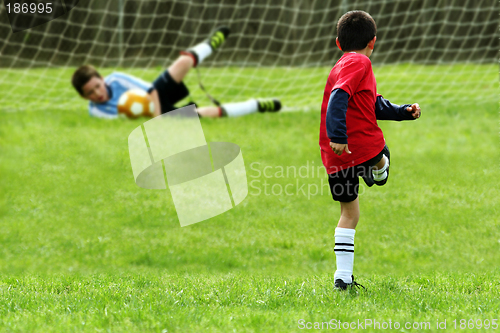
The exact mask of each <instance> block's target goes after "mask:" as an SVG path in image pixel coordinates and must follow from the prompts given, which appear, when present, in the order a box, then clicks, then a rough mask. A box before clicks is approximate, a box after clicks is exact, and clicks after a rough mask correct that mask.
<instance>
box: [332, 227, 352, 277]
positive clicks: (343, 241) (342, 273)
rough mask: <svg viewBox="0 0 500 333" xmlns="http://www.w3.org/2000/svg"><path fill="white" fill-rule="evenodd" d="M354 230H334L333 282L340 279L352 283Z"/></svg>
mask: <svg viewBox="0 0 500 333" xmlns="http://www.w3.org/2000/svg"><path fill="white" fill-rule="evenodd" d="M355 233H356V230H354V229H346V228H339V227H337V228H335V256H336V258H337V270H336V271H335V275H334V278H333V279H334V280H337V279H341V280H342V281H344V282H345V283H352V269H353V265H354V234H355Z"/></svg>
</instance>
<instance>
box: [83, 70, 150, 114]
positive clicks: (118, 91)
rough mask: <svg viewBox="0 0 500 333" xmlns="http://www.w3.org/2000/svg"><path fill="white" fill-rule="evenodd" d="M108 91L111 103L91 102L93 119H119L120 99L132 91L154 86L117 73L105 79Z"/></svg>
mask: <svg viewBox="0 0 500 333" xmlns="http://www.w3.org/2000/svg"><path fill="white" fill-rule="evenodd" d="M104 82H105V83H106V87H107V89H108V94H109V101H107V102H105V103H94V102H89V114H90V115H91V116H92V117H99V118H109V119H112V118H116V117H118V110H117V106H118V99H119V98H120V96H121V95H122V94H123V93H124V92H126V91H127V90H130V89H142V90H144V91H148V90H150V89H151V88H152V87H153V85H152V84H151V83H148V82H146V81H143V80H141V79H138V78H136V77H133V76H131V75H128V74H124V73H119V72H115V73H112V74H110V75H108V76H106V77H105V78H104Z"/></svg>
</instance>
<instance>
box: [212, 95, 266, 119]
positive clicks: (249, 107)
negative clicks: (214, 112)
mask: <svg viewBox="0 0 500 333" xmlns="http://www.w3.org/2000/svg"><path fill="white" fill-rule="evenodd" d="M221 107H222V112H223V114H224V115H226V116H228V117H239V116H245V115H247V114H251V113H255V112H257V111H258V110H259V104H258V102H257V100H256V99H249V100H248V101H246V102H239V103H227V104H222V105H221Z"/></svg>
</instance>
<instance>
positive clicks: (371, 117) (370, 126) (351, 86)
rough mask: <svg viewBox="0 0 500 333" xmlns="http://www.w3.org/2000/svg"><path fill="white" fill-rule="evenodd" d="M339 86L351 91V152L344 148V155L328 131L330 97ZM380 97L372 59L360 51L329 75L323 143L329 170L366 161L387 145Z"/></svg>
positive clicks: (348, 114)
mask: <svg viewBox="0 0 500 333" xmlns="http://www.w3.org/2000/svg"><path fill="white" fill-rule="evenodd" d="M337 88H340V89H342V90H344V91H345V92H347V93H348V94H349V101H348V104H347V112H346V128H347V137H348V138H347V142H348V147H349V150H350V151H351V154H347V153H346V152H343V153H342V155H340V156H338V155H337V154H335V153H334V152H333V150H332V148H331V147H330V139H329V138H328V136H327V132H326V110H327V107H328V101H329V99H330V94H331V93H332V91H333V90H335V89H337ZM376 100H377V84H376V82H375V75H374V74H373V69H372V63H371V61H370V59H369V58H368V57H367V56H365V55H363V54H359V53H345V54H344V55H343V56H342V57H341V58H340V59H339V61H337V63H336V64H335V66H334V67H333V68H332V70H331V72H330V75H328V79H327V81H326V86H325V91H324V94H323V104H322V105H321V125H320V132H319V145H320V147H321V159H322V161H323V164H324V166H325V168H326V171H327V173H328V174H332V173H336V172H337V171H340V170H343V169H346V168H348V167H351V166H355V165H358V164H361V163H363V162H366V161H368V160H369V159H371V158H373V157H375V156H377V154H378V153H380V152H381V151H382V149H383V148H384V145H385V139H384V134H383V133H382V130H381V129H380V127H378V124H377V118H376V115H375V102H376Z"/></svg>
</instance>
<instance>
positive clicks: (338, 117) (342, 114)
mask: <svg viewBox="0 0 500 333" xmlns="http://www.w3.org/2000/svg"><path fill="white" fill-rule="evenodd" d="M348 101H349V94H348V93H347V92H345V91H344V90H342V89H340V88H337V89H335V90H333V91H332V93H331V94H330V99H329V100H328V107H327V109H326V134H327V135H328V138H329V139H330V147H331V148H332V150H333V152H334V153H335V154H337V155H339V156H340V155H342V153H343V152H344V151H345V152H346V153H348V154H350V153H351V152H350V151H349V148H348V147H347V128H346V123H345V118H346V112H347V102H348Z"/></svg>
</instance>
